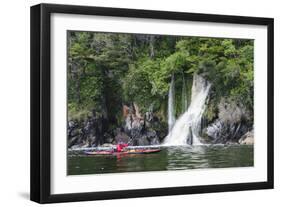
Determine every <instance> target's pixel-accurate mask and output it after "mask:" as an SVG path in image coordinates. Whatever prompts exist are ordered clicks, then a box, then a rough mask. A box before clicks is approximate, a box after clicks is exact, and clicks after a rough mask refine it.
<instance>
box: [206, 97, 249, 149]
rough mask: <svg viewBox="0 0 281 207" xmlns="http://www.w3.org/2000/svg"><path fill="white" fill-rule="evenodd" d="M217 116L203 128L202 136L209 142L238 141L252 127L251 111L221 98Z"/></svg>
mask: <svg viewBox="0 0 281 207" xmlns="http://www.w3.org/2000/svg"><path fill="white" fill-rule="evenodd" d="M218 109H219V112H218V118H217V119H215V120H214V121H213V122H212V123H210V124H208V126H207V127H206V128H205V129H203V137H207V139H208V140H209V141H210V142H211V143H223V144H225V143H238V142H239V139H240V138H241V136H243V135H244V134H245V133H246V132H248V131H249V130H251V129H252V123H251V121H250V120H251V115H250V114H251V113H250V112H249V111H247V110H246V108H245V107H244V106H242V105H238V104H237V103H234V102H231V101H226V100H225V99H222V100H221V102H220V104H219V105H218Z"/></svg>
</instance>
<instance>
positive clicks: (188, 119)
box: [164, 74, 211, 145]
mask: <svg viewBox="0 0 281 207" xmlns="http://www.w3.org/2000/svg"><path fill="white" fill-rule="evenodd" d="M210 87H211V84H210V83H209V82H208V81H206V80H205V79H204V78H203V77H201V76H199V75H197V74H194V77H193V84H192V94H191V103H190V105H189V107H188V109H187V110H186V111H185V112H184V113H183V114H182V115H181V116H180V117H179V118H178V119H177V120H176V122H175V124H174V126H173V128H172V130H171V131H169V134H168V136H167V137H166V138H165V140H164V145H186V144H187V139H188V137H191V138H192V145H200V144H201V142H200V140H199V133H200V130H201V118H202V115H203V112H204V110H205V107H206V105H205V102H206V99H207V97H208V93H209V89H210ZM169 95H170V94H169Z"/></svg>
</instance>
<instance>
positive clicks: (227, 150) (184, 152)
mask: <svg viewBox="0 0 281 207" xmlns="http://www.w3.org/2000/svg"><path fill="white" fill-rule="evenodd" d="M253 160H254V153H253V146H249V145H210V146H206V145H201V146H170V147H162V148H161V152H158V153H153V154H125V155H94V156H85V155H83V154H69V156H68V174H69V175H79V174H95V173H115V172H139V171H163V170H185V169H199V168H225V167H248V166H253V164H254V161H253Z"/></svg>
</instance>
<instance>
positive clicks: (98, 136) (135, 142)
mask: <svg viewBox="0 0 281 207" xmlns="http://www.w3.org/2000/svg"><path fill="white" fill-rule="evenodd" d="M224 106H225V107H220V112H219V116H218V118H217V119H215V120H214V121H213V122H211V123H208V124H207V126H202V139H201V142H202V143H205V144H250V145H253V144H254V132H253V128H251V126H250V125H248V124H247V122H246V121H245V114H246V113H245V111H243V110H242V109H241V108H237V107H233V106H232V107H230V106H229V105H227V104H224ZM226 110H228V113H226V112H225V111H226ZM122 113H123V115H122V116H123V122H122V124H121V125H120V127H117V128H115V129H110V127H109V123H108V120H107V119H106V118H104V117H103V116H98V115H97V114H96V113H95V112H94V111H93V112H92V115H91V116H89V117H88V118H87V119H86V120H84V121H81V122H78V121H74V120H70V121H69V122H68V148H72V149H74V148H83V147H97V146H112V145H115V144H118V143H128V144H129V145H130V146H146V145H159V144H161V143H162V141H163V139H164V138H165V137H166V136H167V134H168V126H167V123H165V122H163V121H161V120H160V119H159V118H158V117H157V116H156V115H155V114H154V113H153V112H152V111H148V112H146V113H145V114H141V113H140V110H139V107H138V106H137V104H135V103H132V104H131V105H130V106H127V105H123V111H122Z"/></svg>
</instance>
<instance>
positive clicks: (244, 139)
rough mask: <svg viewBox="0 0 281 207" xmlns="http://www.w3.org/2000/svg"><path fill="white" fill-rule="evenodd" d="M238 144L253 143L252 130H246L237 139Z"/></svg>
mask: <svg viewBox="0 0 281 207" xmlns="http://www.w3.org/2000/svg"><path fill="white" fill-rule="evenodd" d="M239 144H247V145H253V144H254V130H251V131H248V132H247V133H246V134H244V135H243V136H242V137H241V138H240V139H239Z"/></svg>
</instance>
